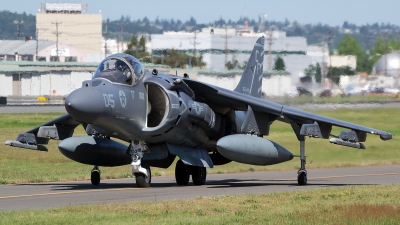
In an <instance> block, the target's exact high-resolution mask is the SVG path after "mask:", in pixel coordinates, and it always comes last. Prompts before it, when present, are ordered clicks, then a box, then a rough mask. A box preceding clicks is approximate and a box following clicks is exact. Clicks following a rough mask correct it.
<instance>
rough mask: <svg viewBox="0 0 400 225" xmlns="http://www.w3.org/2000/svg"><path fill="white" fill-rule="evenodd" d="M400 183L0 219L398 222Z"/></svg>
mask: <svg viewBox="0 0 400 225" xmlns="http://www.w3.org/2000/svg"><path fill="white" fill-rule="evenodd" d="M399 221H400V185H387V186H349V187H341V188H323V189H315V190H308V191H293V192H280V193H271V194H258V195H252V194H248V195H237V196H218V197H212V198H210V197H197V198H194V199H186V200H170V201H160V202H157V201H156V202H150V203H149V202H131V203H122V204H121V203H119V204H100V205H85V206H69V207H63V208H54V209H49V210H31V211H14V212H1V213H0V224H7V225H9V224H41V225H42V224H141V225H143V224H399Z"/></svg>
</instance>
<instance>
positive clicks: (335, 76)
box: [332, 66, 356, 84]
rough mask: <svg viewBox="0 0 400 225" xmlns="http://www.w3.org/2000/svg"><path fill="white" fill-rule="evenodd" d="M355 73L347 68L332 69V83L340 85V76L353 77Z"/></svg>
mask: <svg viewBox="0 0 400 225" xmlns="http://www.w3.org/2000/svg"><path fill="white" fill-rule="evenodd" d="M355 74H356V72H355V71H354V70H353V69H351V67H349V66H341V67H332V81H333V82H334V83H336V84H339V83H340V76H341V75H355Z"/></svg>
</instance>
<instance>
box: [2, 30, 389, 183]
mask: <svg viewBox="0 0 400 225" xmlns="http://www.w3.org/2000/svg"><path fill="white" fill-rule="evenodd" d="M264 41H265V39H264V37H261V38H259V39H258V40H257V42H256V44H255V46H254V49H253V51H252V53H251V55H250V58H249V61H248V63H247V66H246V68H245V70H244V72H243V74H242V77H241V80H240V82H239V84H238V85H237V87H236V88H235V90H234V91H230V90H227V89H224V88H220V87H216V86H213V85H209V84H206V83H202V82H199V81H196V80H192V79H190V78H189V77H188V76H186V75H185V76H184V77H180V76H174V75H171V74H163V73H159V72H158V71H157V70H156V69H153V70H152V71H151V72H150V71H147V70H145V68H143V66H142V64H141V63H140V62H139V61H138V60H137V59H136V58H134V57H132V56H130V55H127V54H115V55H111V56H108V57H107V58H105V59H104V61H103V62H101V63H100V65H99V67H98V68H97V70H96V72H95V73H94V75H93V79H92V80H89V81H84V82H83V83H82V87H81V88H79V89H77V90H75V91H73V92H72V93H71V94H70V95H69V96H68V97H67V99H66V100H65V108H66V110H67V112H68V114H66V115H64V116H61V117H59V118H56V119H54V120H52V121H50V122H47V123H45V124H43V125H41V126H39V127H36V128H34V129H32V130H30V131H27V132H25V133H21V134H19V135H18V137H17V139H16V141H7V142H6V143H5V144H7V145H10V146H13V147H20V148H27V149H33V150H39V151H47V148H46V147H44V146H43V145H45V144H47V143H48V142H49V139H55V140H62V141H61V142H60V143H59V145H58V148H59V150H60V151H61V153H62V154H64V155H65V156H66V157H68V158H70V159H72V160H75V161H77V162H80V163H84V164H90V165H94V168H93V170H92V171H91V182H92V184H93V185H98V184H99V183H100V170H99V166H121V165H127V164H131V165H132V167H133V168H132V173H133V175H134V176H135V178H136V184H137V186H138V187H149V186H150V183H151V171H150V167H160V168H167V167H169V166H170V165H171V164H172V163H173V162H174V160H175V158H176V156H178V157H179V158H180V159H179V160H178V161H177V163H176V167H175V178H176V182H177V184H178V185H187V184H188V182H189V178H190V175H191V176H192V181H193V183H194V184H195V185H202V184H204V183H205V181H206V175H207V171H206V168H207V167H209V168H212V167H213V166H214V165H223V164H226V163H229V162H231V161H236V162H240V163H246V164H251V165H272V164H277V163H282V162H285V161H288V160H291V159H293V154H292V153H291V152H289V151H288V150H286V149H285V148H284V147H282V146H280V145H279V144H278V143H275V142H273V141H270V140H268V139H266V138H264V136H267V135H268V134H269V128H270V126H271V124H272V123H273V122H274V121H275V120H279V121H282V122H285V123H288V124H290V126H291V127H292V128H293V131H294V133H295V134H296V136H297V139H298V141H299V142H300V169H299V171H298V173H297V177H298V184H299V185H305V184H307V171H306V168H305V163H306V158H305V137H306V136H308V137H313V138H325V139H329V138H331V137H332V138H331V139H330V142H331V143H334V144H338V145H343V146H348V147H354V148H360V149H364V148H365V147H364V145H363V144H362V143H361V142H364V141H365V140H366V137H367V134H375V135H379V136H380V138H381V139H382V140H389V139H391V138H392V137H393V135H392V134H390V133H388V132H385V131H380V130H376V129H373V128H369V127H364V126H361V125H357V124H353V123H349V122H345V121H341V120H337V119H333V118H329V117H325V116H321V115H317V114H313V113H309V112H305V111H302V110H298V109H295V108H291V107H287V106H284V105H280V104H276V103H273V102H270V101H266V100H263V99H261V98H260V97H261V82H262V78H263V60H264ZM78 125H83V126H84V128H85V129H86V132H87V134H88V135H87V136H72V134H73V132H74V129H75V128H76V127H77V126H78ZM332 126H338V127H342V128H345V129H346V130H345V131H342V132H340V134H339V135H337V136H335V135H333V134H331V130H332ZM112 139H120V140H122V141H125V142H127V143H128V144H129V146H128V145H124V144H122V143H121V142H118V141H114V140H112Z"/></svg>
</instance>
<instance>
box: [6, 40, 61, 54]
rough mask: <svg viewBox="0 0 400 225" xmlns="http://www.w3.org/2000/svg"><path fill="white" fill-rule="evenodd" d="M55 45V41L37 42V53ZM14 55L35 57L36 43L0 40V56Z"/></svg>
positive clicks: (31, 41) (32, 41)
mask: <svg viewBox="0 0 400 225" xmlns="http://www.w3.org/2000/svg"><path fill="white" fill-rule="evenodd" d="M55 43H56V42H55V41H39V43H38V51H41V50H43V49H45V48H47V47H49V46H51V45H54V44H55ZM15 53H18V54H19V55H35V54H36V41H34V40H30V41H24V40H0V54H2V55H13V54H15Z"/></svg>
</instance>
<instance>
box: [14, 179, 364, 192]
mask: <svg viewBox="0 0 400 225" xmlns="http://www.w3.org/2000/svg"><path fill="white" fill-rule="evenodd" d="M134 182H135V181H134V180H132V183H126V182H124V183H107V182H104V183H100V185H96V186H94V185H92V184H91V183H90V181H88V182H87V183H81V182H80V183H75V182H74V183H35V184H17V185H18V186H51V188H50V191H79V190H82V191H84V190H107V189H128V188H137V186H136V184H135V183H134ZM331 182H332V181H330V180H326V179H324V180H312V181H309V183H308V184H307V186H323V187H340V186H350V185H370V184H357V183H355V184H349V183H334V182H332V183H331ZM260 186H265V187H270V186H284V187H288V186H289V187H293V186H299V185H298V184H297V181H295V180H279V179H278V180H257V179H254V180H253V179H250V180H246V179H225V180H211V181H207V182H206V184H205V185H203V186H196V185H194V184H193V183H192V182H191V181H190V182H189V184H188V185H187V186H180V185H177V184H176V183H175V182H162V183H159V182H157V183H152V184H151V188H150V189H153V190H154V189H158V188H185V187H187V188H191V187H196V188H199V187H205V188H211V189H218V188H242V187H260ZM299 187H300V186H299ZM143 190H149V189H146V188H144V189H143Z"/></svg>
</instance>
